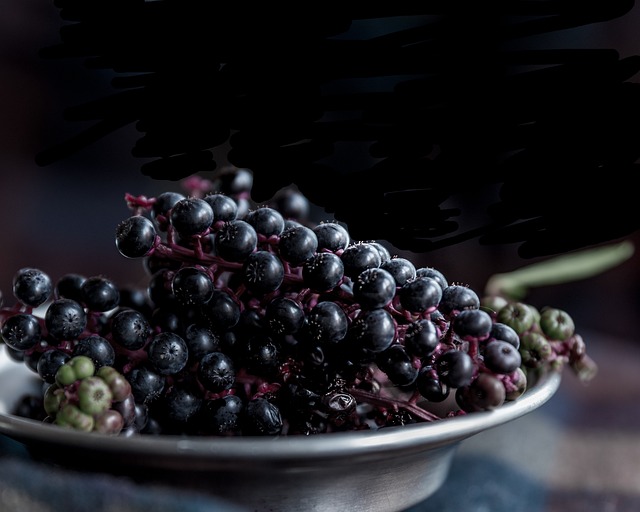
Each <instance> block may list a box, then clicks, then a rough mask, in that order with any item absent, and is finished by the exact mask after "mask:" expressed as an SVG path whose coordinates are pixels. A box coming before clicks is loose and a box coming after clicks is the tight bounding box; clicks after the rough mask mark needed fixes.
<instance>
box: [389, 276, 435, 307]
mask: <svg viewBox="0 0 640 512" xmlns="http://www.w3.org/2000/svg"><path fill="white" fill-rule="evenodd" d="M441 298H442V289H441V288H440V285H439V284H438V283H437V282H436V281H434V280H433V279H431V278H429V277H417V278H415V279H412V280H410V281H407V282H406V283H404V285H402V287H401V288H400V289H399V290H398V299H399V301H400V305H401V306H402V307H403V308H404V309H405V310H407V311H409V312H410V313H417V314H422V313H430V312H432V311H435V309H436V308H437V307H438V304H439V303H440V300H441Z"/></svg>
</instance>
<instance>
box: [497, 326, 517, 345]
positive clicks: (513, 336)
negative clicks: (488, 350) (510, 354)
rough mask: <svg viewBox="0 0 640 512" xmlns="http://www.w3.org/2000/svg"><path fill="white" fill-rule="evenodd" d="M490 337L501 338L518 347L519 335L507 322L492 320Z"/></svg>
mask: <svg viewBox="0 0 640 512" xmlns="http://www.w3.org/2000/svg"><path fill="white" fill-rule="evenodd" d="M491 338H492V339H494V340H502V341H506V342H508V343H511V344H512V345H513V346H514V347H516V348H520V336H518V333H517V332H516V331H515V330H514V329H513V328H512V327H510V326H508V325H507V324H503V323H500V322H493V325H492V326H491Z"/></svg>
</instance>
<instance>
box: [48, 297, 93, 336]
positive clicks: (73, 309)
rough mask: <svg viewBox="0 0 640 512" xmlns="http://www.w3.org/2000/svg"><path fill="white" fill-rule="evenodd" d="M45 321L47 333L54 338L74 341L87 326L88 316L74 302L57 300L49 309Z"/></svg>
mask: <svg viewBox="0 0 640 512" xmlns="http://www.w3.org/2000/svg"><path fill="white" fill-rule="evenodd" d="M44 321H45V326H46V328H47V333H48V334H49V336H51V337H52V338H54V339H56V340H59V341H62V340H73V339H75V338H77V337H78V336H80V335H81V334H82V332H83V331H84V329H85V327H86V326H87V314H86V313H85V310H84V308H83V307H82V306H81V305H80V304H78V303H77V302H76V301H74V300H71V299H56V300H54V301H53V302H52V303H51V304H50V305H49V307H48V308H47V311H46V312H45V316H44Z"/></svg>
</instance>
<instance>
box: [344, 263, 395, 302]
mask: <svg viewBox="0 0 640 512" xmlns="http://www.w3.org/2000/svg"><path fill="white" fill-rule="evenodd" d="M395 295H396V281H395V279H394V278H393V276H392V275H391V274H390V273H389V272H387V271H386V270H383V269H382V268H368V269H367V270H363V271H362V272H360V274H358V277H357V278H356V279H355V281H354V282H353V298H354V299H355V301H356V302H358V303H359V304H360V305H361V306H362V307H363V308H366V309H377V308H383V307H384V306H386V305H387V304H389V303H390V302H391V301H392V300H393V298H394V297H395Z"/></svg>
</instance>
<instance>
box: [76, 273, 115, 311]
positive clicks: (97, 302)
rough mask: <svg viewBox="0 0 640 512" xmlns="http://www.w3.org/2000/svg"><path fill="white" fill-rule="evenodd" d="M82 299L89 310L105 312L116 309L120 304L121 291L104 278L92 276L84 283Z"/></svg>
mask: <svg viewBox="0 0 640 512" xmlns="http://www.w3.org/2000/svg"><path fill="white" fill-rule="evenodd" d="M82 297H83V302H84V304H85V306H86V307H87V309H89V310H90V311H96V312H105V311H110V310H112V309H115V308H116V307H117V306H118V304H119V303H120V290H118V287H117V286H116V284H115V283H114V282H113V281H112V280H111V279H108V278H106V277H104V276H92V277H89V278H87V279H85V280H84V283H82Z"/></svg>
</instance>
